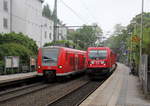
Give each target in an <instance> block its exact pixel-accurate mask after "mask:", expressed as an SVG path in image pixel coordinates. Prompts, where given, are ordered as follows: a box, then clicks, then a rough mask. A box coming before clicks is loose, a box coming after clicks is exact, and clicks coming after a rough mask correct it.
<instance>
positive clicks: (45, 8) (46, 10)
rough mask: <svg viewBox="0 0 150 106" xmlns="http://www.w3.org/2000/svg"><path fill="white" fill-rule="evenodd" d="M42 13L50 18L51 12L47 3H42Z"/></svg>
mask: <svg viewBox="0 0 150 106" xmlns="http://www.w3.org/2000/svg"><path fill="white" fill-rule="evenodd" d="M42 15H43V16H44V17H47V18H48V19H52V12H51V10H50V8H49V5H48V4H46V5H44V7H43V11H42Z"/></svg>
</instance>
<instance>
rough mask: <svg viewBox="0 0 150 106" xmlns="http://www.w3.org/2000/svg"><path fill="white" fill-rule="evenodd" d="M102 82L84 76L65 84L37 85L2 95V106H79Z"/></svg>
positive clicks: (0, 94)
mask: <svg viewBox="0 0 150 106" xmlns="http://www.w3.org/2000/svg"><path fill="white" fill-rule="evenodd" d="M101 84H102V81H89V80H88V77H87V76H82V77H79V78H76V79H72V80H70V81H67V82H64V83H51V84H45V83H37V84H34V85H30V86H27V87H22V88H18V89H16V90H12V91H8V92H5V93H0V104H1V106H62V104H63V106H66V105H68V106H75V105H79V104H80V103H81V102H82V101H83V100H84V99H86V98H87V97H88V96H89V95H90V94H91V93H92V92H93V91H95V89H97V88H98V87H99V86H100V85H101Z"/></svg>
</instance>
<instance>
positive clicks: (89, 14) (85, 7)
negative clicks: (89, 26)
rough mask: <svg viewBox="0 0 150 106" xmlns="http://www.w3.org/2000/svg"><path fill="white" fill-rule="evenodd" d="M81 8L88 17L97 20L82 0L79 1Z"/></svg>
mask: <svg viewBox="0 0 150 106" xmlns="http://www.w3.org/2000/svg"><path fill="white" fill-rule="evenodd" d="M80 2H81V4H82V6H83V7H84V9H85V10H86V11H87V13H88V16H91V18H92V19H94V20H97V19H96V17H95V16H94V15H93V14H92V12H91V11H90V9H89V8H88V6H87V5H86V4H85V2H84V0H80Z"/></svg>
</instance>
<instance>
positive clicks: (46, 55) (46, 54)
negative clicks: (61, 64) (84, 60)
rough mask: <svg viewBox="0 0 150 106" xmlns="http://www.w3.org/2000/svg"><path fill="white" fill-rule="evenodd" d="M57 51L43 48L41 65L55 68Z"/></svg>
mask: <svg viewBox="0 0 150 106" xmlns="http://www.w3.org/2000/svg"><path fill="white" fill-rule="evenodd" d="M58 53H59V49H56V48H54V49H53V48H44V49H42V64H43V65H44V66H56V65H57V60H58Z"/></svg>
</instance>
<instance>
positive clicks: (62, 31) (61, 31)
mask: <svg viewBox="0 0 150 106" xmlns="http://www.w3.org/2000/svg"><path fill="white" fill-rule="evenodd" d="M57 26H58V29H57V35H56V36H57V37H56V40H65V39H67V30H68V28H67V27H66V26H65V24H58V25H57Z"/></svg>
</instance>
